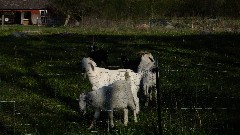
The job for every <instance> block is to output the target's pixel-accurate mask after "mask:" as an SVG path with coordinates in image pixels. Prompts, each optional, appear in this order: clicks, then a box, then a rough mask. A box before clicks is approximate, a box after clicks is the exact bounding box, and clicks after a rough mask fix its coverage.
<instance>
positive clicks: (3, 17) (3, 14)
mask: <svg viewBox="0 0 240 135" xmlns="http://www.w3.org/2000/svg"><path fill="white" fill-rule="evenodd" d="M3 26H4V14H3V15H2V30H3Z"/></svg>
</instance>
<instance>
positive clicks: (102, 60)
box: [88, 45, 108, 67]
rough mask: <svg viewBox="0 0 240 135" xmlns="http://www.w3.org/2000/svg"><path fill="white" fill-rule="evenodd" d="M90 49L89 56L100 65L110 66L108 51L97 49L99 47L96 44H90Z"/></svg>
mask: <svg viewBox="0 0 240 135" xmlns="http://www.w3.org/2000/svg"><path fill="white" fill-rule="evenodd" d="M88 49H89V51H88V57H90V58H92V59H93V60H94V61H95V62H96V63H97V65H98V66H100V67H104V66H108V52H107V51H106V50H103V49H99V50H97V47H96V46H94V45H91V46H89V47H88Z"/></svg>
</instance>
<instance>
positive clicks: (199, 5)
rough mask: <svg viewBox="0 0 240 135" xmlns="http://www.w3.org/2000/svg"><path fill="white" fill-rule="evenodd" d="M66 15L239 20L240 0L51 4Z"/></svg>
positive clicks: (83, 0)
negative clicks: (229, 18)
mask: <svg viewBox="0 0 240 135" xmlns="http://www.w3.org/2000/svg"><path fill="white" fill-rule="evenodd" d="M49 7H50V8H53V9H57V10H58V11H60V12H62V13H64V14H71V15H75V16H81V17H82V16H96V17H102V18H108V19H129V18H130V19H135V18H158V17H192V16H200V17H216V16H220V17H234V18H235V17H238V16H239V15H240V1H238V0H198V1H196V0H101V1H99V0H68V1H65V0H49Z"/></svg>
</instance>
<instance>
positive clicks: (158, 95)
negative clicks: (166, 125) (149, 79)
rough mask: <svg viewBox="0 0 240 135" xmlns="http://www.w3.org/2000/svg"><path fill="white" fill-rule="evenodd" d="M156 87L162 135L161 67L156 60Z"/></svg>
mask: <svg viewBox="0 0 240 135" xmlns="http://www.w3.org/2000/svg"><path fill="white" fill-rule="evenodd" d="M156 87H157V113H158V134H159V135H162V134H163V130H162V117H161V91H160V86H159V67H158V59H156Z"/></svg>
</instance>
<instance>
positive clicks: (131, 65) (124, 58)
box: [121, 55, 141, 73]
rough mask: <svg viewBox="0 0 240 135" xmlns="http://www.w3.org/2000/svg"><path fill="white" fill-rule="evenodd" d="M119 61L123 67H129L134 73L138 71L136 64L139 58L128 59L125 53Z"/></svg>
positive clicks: (137, 64)
mask: <svg viewBox="0 0 240 135" xmlns="http://www.w3.org/2000/svg"><path fill="white" fill-rule="evenodd" d="M121 61H122V64H123V68H124V69H131V70H133V71H134V72H135V73H137V72H138V66H139V64H140V61H141V59H140V58H139V59H135V60H129V59H128V58H127V56H126V55H122V56H121Z"/></svg>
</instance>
